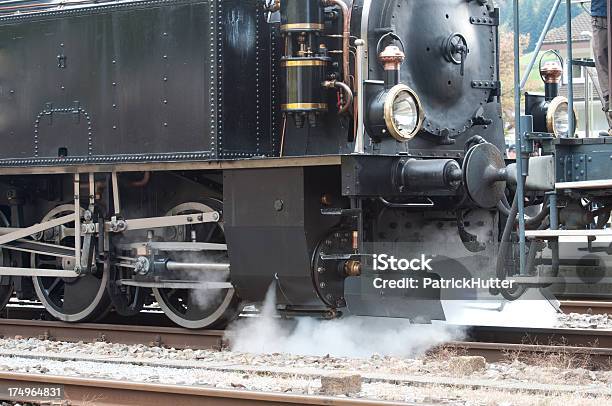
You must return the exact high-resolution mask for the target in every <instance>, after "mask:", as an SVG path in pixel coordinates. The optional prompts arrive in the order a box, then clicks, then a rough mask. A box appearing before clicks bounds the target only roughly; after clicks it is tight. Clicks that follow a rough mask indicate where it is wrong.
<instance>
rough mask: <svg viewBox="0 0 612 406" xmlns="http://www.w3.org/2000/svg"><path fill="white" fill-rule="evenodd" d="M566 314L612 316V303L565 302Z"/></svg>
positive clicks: (563, 305)
mask: <svg viewBox="0 0 612 406" xmlns="http://www.w3.org/2000/svg"><path fill="white" fill-rule="evenodd" d="M560 303H561V310H562V311H563V312H564V313H592V314H612V302H607V301H598V300H563V301H561V302H560Z"/></svg>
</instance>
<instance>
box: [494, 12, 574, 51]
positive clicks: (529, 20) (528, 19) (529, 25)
mask: <svg viewBox="0 0 612 406" xmlns="http://www.w3.org/2000/svg"><path fill="white" fill-rule="evenodd" d="M495 3H496V4H497V6H498V7H499V8H500V14H501V16H500V20H501V21H500V25H502V26H503V27H506V28H507V29H508V30H510V31H512V30H513V3H514V2H513V0H496V1H495ZM553 4H554V0H520V1H519V16H520V31H521V34H527V35H529V38H530V43H529V46H528V47H527V48H526V52H531V51H533V49H534V48H535V44H536V42H537V40H538V38H539V36H540V33H541V32H542V28H544V24H545V23H546V19H547V18H548V14H549V13H550V10H551V9H552V6H553ZM583 12H584V9H583V8H582V7H581V6H580V5H578V4H575V5H573V6H572V18H574V17H576V16H577V15H579V14H581V13H583ZM565 22H566V12H565V2H562V3H561V6H560V7H559V10H557V15H556V16H555V19H554V20H553V24H552V26H551V30H552V29H554V28H557V27H560V26H561V25H563V24H565Z"/></svg>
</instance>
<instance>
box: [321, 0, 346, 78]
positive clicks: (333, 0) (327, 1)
mask: <svg viewBox="0 0 612 406" xmlns="http://www.w3.org/2000/svg"><path fill="white" fill-rule="evenodd" d="M323 5H325V6H334V5H336V6H338V7H340V9H341V10H342V70H343V71H344V75H343V76H344V78H343V80H342V81H343V82H344V83H345V84H346V85H347V86H349V85H350V79H349V75H350V69H351V64H350V62H349V57H350V44H351V9H349V7H348V6H347V5H346V3H345V2H344V1H342V0H323Z"/></svg>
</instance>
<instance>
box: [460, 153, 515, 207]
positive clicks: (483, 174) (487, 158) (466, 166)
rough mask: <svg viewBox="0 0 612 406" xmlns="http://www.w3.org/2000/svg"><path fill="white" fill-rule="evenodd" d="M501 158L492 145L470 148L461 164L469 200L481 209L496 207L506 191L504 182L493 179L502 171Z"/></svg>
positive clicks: (503, 164) (502, 161)
mask: <svg viewBox="0 0 612 406" xmlns="http://www.w3.org/2000/svg"><path fill="white" fill-rule="evenodd" d="M505 167H506V164H505V163H504V159H503V156H502V154H501V152H499V149H497V147H496V146H495V145H493V144H489V143H484V144H478V145H476V146H474V147H472V148H471V149H470V150H469V151H468V153H467V155H466V158H465V160H464V162H463V182H464V184H465V188H466V190H467V192H468V195H469V196H470V198H471V199H472V200H473V201H474V203H476V204H477V205H478V206H480V207H482V208H492V207H495V206H496V205H497V202H499V200H500V199H501V197H502V195H503V194H504V191H505V190H506V182H505V181H503V180H496V178H494V177H493V175H494V174H495V173H497V172H498V171H499V170H501V169H504V168H505Z"/></svg>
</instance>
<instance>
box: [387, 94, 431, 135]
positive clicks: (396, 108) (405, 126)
mask: <svg viewBox="0 0 612 406" xmlns="http://www.w3.org/2000/svg"><path fill="white" fill-rule="evenodd" d="M423 116H424V114H423V108H422V106H421V102H420V100H419V97H418V96H417V95H416V93H415V92H414V91H413V90H412V89H411V88H409V87H408V86H406V85H402V84H399V85H396V86H394V87H392V88H391V89H390V90H389V92H388V93H387V96H386V98H385V105H384V117H385V124H386V126H387V130H388V131H389V133H390V134H391V136H392V137H393V138H395V139H396V140H398V141H408V140H411V139H412V138H414V136H415V135H416V134H417V133H418V132H419V131H420V130H421V127H422V125H423Z"/></svg>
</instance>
